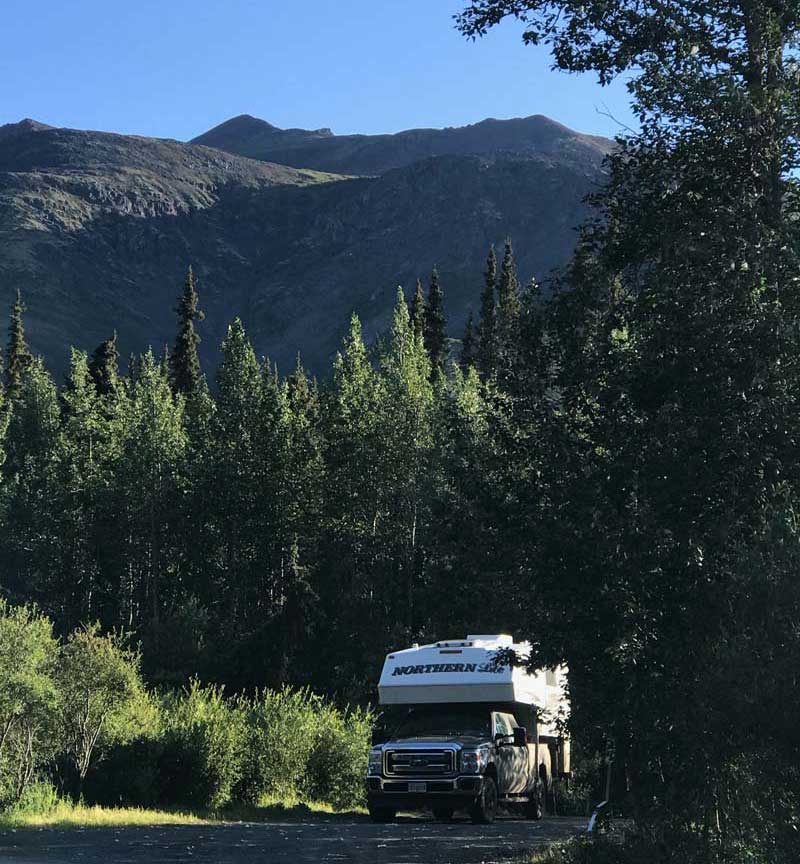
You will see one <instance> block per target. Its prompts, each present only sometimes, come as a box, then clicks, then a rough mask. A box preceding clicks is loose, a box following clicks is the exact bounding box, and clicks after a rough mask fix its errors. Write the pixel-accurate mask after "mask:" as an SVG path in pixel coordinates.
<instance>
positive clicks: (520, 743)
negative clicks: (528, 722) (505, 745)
mask: <svg viewBox="0 0 800 864" xmlns="http://www.w3.org/2000/svg"><path fill="white" fill-rule="evenodd" d="M527 743H528V730H527V729H526V728H525V727H524V726H515V727H514V746H515V747H525V746H526V745H527Z"/></svg>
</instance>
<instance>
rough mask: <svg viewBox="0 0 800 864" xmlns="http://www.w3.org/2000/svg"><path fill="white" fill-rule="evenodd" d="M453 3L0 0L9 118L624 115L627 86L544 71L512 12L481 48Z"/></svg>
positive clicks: (160, 132) (187, 134)
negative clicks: (462, 28) (458, 24)
mask: <svg viewBox="0 0 800 864" xmlns="http://www.w3.org/2000/svg"><path fill="white" fill-rule="evenodd" d="M461 8H463V3H461V2H458V0H306V2H304V3H302V4H300V3H297V2H292V0H289V2H286V0H283V2H275V0H191V2H190V0H103V2H101V0H27V2H26V0H3V2H2V17H1V18H0V40H2V46H3V47H2V51H1V52H0V124H2V123H9V122H15V121H17V120H20V119H21V118H23V117H33V118H35V119H37V120H41V121H43V122H46V123H50V124H52V125H55V126H71V127H75V128H84V129H102V130H109V131H116V132H129V133H138V134H142V135H156V136H161V137H168V138H178V139H187V138H191V137H193V136H194V135H198V134H199V133H201V132H203V131H205V130H206V129H208V128H210V127H211V126H214V125H216V124H217V123H220V122H222V121H223V120H226V119H227V118H229V117H232V116H234V115H236V114H243V113H247V114H253V115H255V116H257V117H262V118H263V119H265V120H268V121H270V122H271V123H274V124H275V125H277V126H282V127H289V126H300V127H305V128H318V127H321V126H329V127H331V128H332V129H333V131H334V132H336V133H339V134H343V133H348V132H369V133H375V132H395V131H399V130H401V129H408V128H412V127H416V126H459V125H463V124H466V123H472V122H476V121H478V120H482V119H483V118H485V117H498V118H505V117H519V116H526V115H528V114H546V115H548V116H549V117H552V118H553V119H555V120H558V121H560V122H562V123H564V124H566V125H567V126H571V127H572V128H575V129H578V130H580V131H583V132H591V133H597V134H605V135H613V134H614V133H615V132H616V131H617V130H618V129H619V125H618V123H617V122H615V121H614V120H612V119H610V118H608V117H606V116H603V113H601V112H609V113H611V114H612V115H614V117H615V118H618V120H620V121H622V122H626V123H631V122H632V121H631V115H630V112H629V109H628V107H627V104H628V100H627V93H626V91H625V88H624V85H623V83H622V82H615V83H614V84H613V85H612V86H610V87H605V88H601V87H600V86H599V85H598V84H597V83H596V81H595V79H594V78H593V77H592V76H588V75H581V76H573V75H566V74H564V73H560V72H553V71H551V69H550V58H549V56H548V54H547V51H546V49H544V48H531V47H525V46H523V45H522V41H521V32H522V31H521V29H520V26H519V25H518V24H516V23H514V22H506V23H504V24H503V25H502V26H501V27H499V28H496V29H495V31H493V32H491V33H490V34H489V36H487V37H486V38H485V39H482V40H479V41H478V42H475V43H472V42H468V41H467V40H465V39H464V38H463V37H462V36H461V35H460V34H459V33H457V32H456V30H455V29H454V28H453V21H452V15H453V13H455V12H457V11H459V10H460V9H461Z"/></svg>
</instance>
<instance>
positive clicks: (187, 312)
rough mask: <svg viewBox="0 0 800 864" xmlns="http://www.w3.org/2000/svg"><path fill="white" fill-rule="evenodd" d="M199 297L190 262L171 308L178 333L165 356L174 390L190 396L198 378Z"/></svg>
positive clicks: (198, 384) (193, 391)
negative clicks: (197, 323)
mask: <svg viewBox="0 0 800 864" xmlns="http://www.w3.org/2000/svg"><path fill="white" fill-rule="evenodd" d="M198 301H199V297H198V294H197V289H196V287H195V281H194V273H193V271H192V268H191V265H190V266H189V269H188V271H187V273H186V281H185V282H184V286H183V294H182V295H181V298H180V300H179V301H178V305H177V307H176V308H175V311H176V312H177V313H178V336H177V338H176V340H175V347H174V349H173V351H172V353H171V355H170V358H169V366H170V381H171V383H172V387H173V389H174V390H175V392H176V393H183V394H184V395H185V396H191V395H193V394H194V393H196V392H197V390H198V388H199V386H200V382H201V379H202V371H201V369H200V356H199V354H198V351H197V346H198V345H199V344H200V337H199V336H198V335H197V330H196V329H195V322H196V321H202V320H203V318H204V317H205V315H204V313H203V312H202V311H201V310H200V309H199V308H198Z"/></svg>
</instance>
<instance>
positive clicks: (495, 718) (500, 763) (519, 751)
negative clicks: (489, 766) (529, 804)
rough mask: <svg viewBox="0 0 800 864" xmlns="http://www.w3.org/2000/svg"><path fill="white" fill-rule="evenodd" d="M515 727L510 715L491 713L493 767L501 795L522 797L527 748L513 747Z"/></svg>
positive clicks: (525, 782)
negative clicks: (493, 741)
mask: <svg viewBox="0 0 800 864" xmlns="http://www.w3.org/2000/svg"><path fill="white" fill-rule="evenodd" d="M517 725H518V724H517V721H516V720H515V719H514V717H513V716H512V715H511V714H503V713H501V712H499V711H495V712H493V713H492V735H493V736H494V740H495V765H496V766H497V779H498V785H499V787H500V789H499V791H500V794H501V795H524V794H525V792H526V790H527V788H528V748H527V747H515V746H514V743H513V741H514V728H515V727H516V726H517ZM498 736H500V737H498Z"/></svg>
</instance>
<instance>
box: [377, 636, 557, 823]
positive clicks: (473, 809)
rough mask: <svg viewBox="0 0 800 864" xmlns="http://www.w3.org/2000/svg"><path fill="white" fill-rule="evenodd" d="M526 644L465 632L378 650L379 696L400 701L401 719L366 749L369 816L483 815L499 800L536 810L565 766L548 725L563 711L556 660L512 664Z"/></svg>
mask: <svg viewBox="0 0 800 864" xmlns="http://www.w3.org/2000/svg"><path fill="white" fill-rule="evenodd" d="M529 652H530V646H529V645H528V644H527V643H525V642H521V643H515V642H514V640H513V638H512V637H511V636H506V635H473V636H467V638H466V639H449V640H446V641H442V642H435V643H433V644H431V645H414V646H412V647H411V648H408V649H405V650H403V651H394V652H392V653H391V654H389V655H387V657H386V660H385V661H384V665H383V671H382V673H381V677H380V682H379V684H378V696H379V701H380V704H381V705H384V706H387V707H388V706H400V709H401V714H402V719H401V720H400V721H399V723H398V725H397V727H396V728H395V729H394V731H393V732H392V733H391V735H390V737H389V740H388V741H386V742H384V743H382V744H380V745H377V746H374V747H373V748H372V750H371V751H370V755H369V767H368V770H367V799H368V804H369V812H370V816H371V817H372V819H373V820H374V821H376V822H387V821H391V820H392V819H394V817H395V815H396V814H397V812H398V811H399V810H408V809H423V808H429V809H431V810H432V811H433V814H434V816H435V817H436V818H438V819H450V818H451V817H452V815H453V813H454V812H455V811H456V810H467V811H468V812H469V814H470V815H471V817H472V819H473V821H474V822H484V823H486V822H492V821H494V819H495V816H496V815H497V811H498V808H499V807H500V806H501V805H502V806H505V807H521V808H522V810H523V812H524V813H525V815H526V816H527V817H528V818H531V819H539V818H541V816H542V812H543V805H544V801H545V796H546V794H547V790H548V788H549V786H550V784H551V782H552V780H553V779H554V778H559V777H562V776H565V775H567V774H568V773H569V741H568V740H567V739H565V738H563V737H561V736H560V734H559V731H558V728H557V724H556V721H557V719H558V718H559V716H564V715H565V714H566V712H567V711H568V705H567V703H566V698H565V696H564V684H565V683H566V669H564V668H563V667H557V668H555V669H542V670H540V671H536V672H535V673H530V672H529V671H528V670H527V669H526V668H524V667H523V666H521V665H519V661H521V660H523V661H524V659H525V658H526V657H527V656H528V654H529ZM512 654H513V656H514V657H515V658H516V660H517V662H511V659H512ZM395 710H396V709H395Z"/></svg>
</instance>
